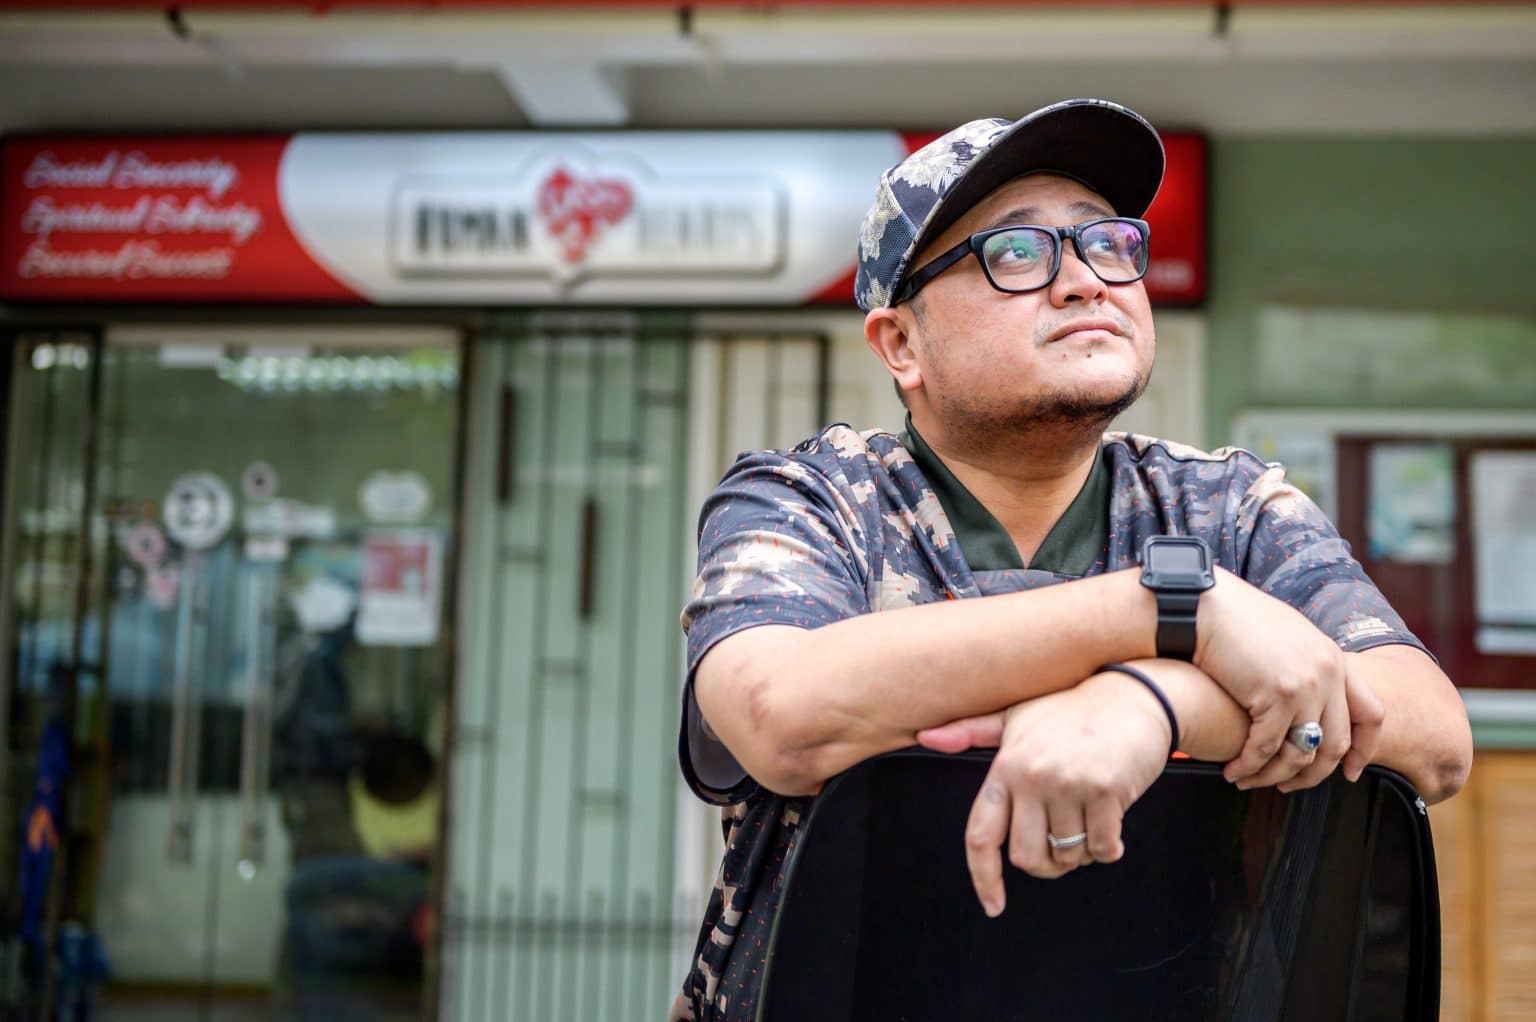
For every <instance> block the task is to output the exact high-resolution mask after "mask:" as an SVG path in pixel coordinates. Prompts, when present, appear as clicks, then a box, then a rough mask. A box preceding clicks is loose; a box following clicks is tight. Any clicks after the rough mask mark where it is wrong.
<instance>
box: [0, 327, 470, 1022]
mask: <svg viewBox="0 0 1536 1022" xmlns="http://www.w3.org/2000/svg"><path fill="white" fill-rule="evenodd" d="M204 351H206V349H205V348H203V347H197V348H193V347H191V346H186V347H175V346H170V345H166V346H158V347H157V346H148V345H126V344H125V345H109V346H108V347H107V349H106V355H105V359H104V364H103V366H102V374H103V375H102V403H101V408H100V422H101V431H100V436H99V438H98V441H99V455H98V459H97V474H96V482H97V500H96V501H95V505H94V507H93V508H92V529H91V535H92V537H93V551H94V554H95V556H94V558H93V562H92V564H93V568H94V575H93V577H94V579H95V581H96V585H95V586H94V587H92V589H91V590H90V600H89V602H88V606H89V612H88V614H87V615H86V616H85V618H84V619H83V620H82V622H81V629H82V634H83V638H84V649H85V650H86V651H87V656H86V659H88V660H91V661H92V662H93V663H94V664H96V665H98V666H99V675H100V679H101V681H100V683H99V684H98V683H97V682H96V681H95V679H94V678H85V677H83V676H82V700H83V703H82V707H81V718H82V722H83V723H82V728H83V730H84V732H85V733H86V734H89V735H91V736H92V739H93V740H94V741H95V743H96V744H97V745H98V746H99V748H100V750H101V755H100V757H99V759H97V760H94V761H90V760H88V761H86V762H82V763H81V764H79V769H80V772H81V774H82V782H83V783H82V787H83V788H84V789H85V790H90V788H91V784H90V783H89V781H88V778H95V779H96V787H97V789H98V790H97V794H98V798H97V799H96V800H95V802H94V804H92V805H91V806H90V807H89V808H88V810H87V815H88V818H89V819H90V820H91V821H92V822H91V824H90V825H89V827H88V830H89V832H90V833H91V834H92V835H93V840H94V847H93V848H91V849H89V853H88V854H87V855H85V856H83V857H81V860H80V861H79V862H78V863H76V865H75V868H74V869H73V870H72V871H71V885H72V886H78V888H79V890H81V891H83V892H86V893H85V894H83V895H82V896H81V897H80V899H79V904H78V905H76V906H74V909H75V911H76V912H77V913H78V915H79V916H80V917H81V918H82V919H85V920H88V922H89V924H90V926H91V928H92V929H93V930H94V932H95V933H96V934H97V935H98V936H99V937H100V939H101V942H102V945H103V947H104V950H105V953H106V955H107V957H108V959H109V960H110V964H111V977H110V980H109V982H108V983H107V984H106V986H105V988H104V989H103V991H102V993H101V999H102V1001H103V1005H102V1007H103V1008H104V1009H105V1014H106V1015H107V1016H108V1017H111V1018H114V1019H156V1020H169V1022H174V1020H179V1019H193V1018H198V1019H203V1018H221V1019H223V1018H246V1017H250V1018H296V1019H297V1018H305V1019H308V1018H316V1019H319V1018H324V1019H328V1020H330V1019H346V1018H352V1017H356V1018H369V1019H390V1018H402V1019H403V1018H412V1019H414V1018H417V1017H419V1015H420V1012H421V1004H422V997H423V990H422V977H423V962H424V948H425V945H426V940H427V938H428V934H429V931H430V926H431V919H430V913H429V911H428V904H429V901H428V894H429V891H430V889H431V886H432V877H433V875H434V871H435V869H436V868H437V867H436V849H437V843H438V834H437V814H436V805H437V800H438V777H439V773H438V769H437V763H438V759H439V756H440V752H441V750H440V747H439V742H440V724H441V716H442V714H441V709H440V704H441V700H442V696H443V693H444V691H445V687H446V675H445V670H446V664H445V650H444V644H443V641H442V634H443V628H442V627H441V626H440V617H441V614H442V609H443V602H442V594H443V591H444V588H445V585H446V579H445V574H446V569H445V565H446V564H448V563H451V560H450V555H451V550H452V546H453V542H454V537H453V535H452V523H453V512H454V508H453V478H452V467H453V464H454V444H455V436H456V418H457V397H456V388H457V384H458V373H459V368H458V355H457V352H456V350H454V349H453V348H443V347H431V346H424V347H422V348H419V349H405V348H398V349H377V350H365V349H357V348H346V349H338V350H334V351H330V350H323V349H317V348H314V347H313V346H306V347H294V348H293V349H292V350H291V351H290V352H276V353H275V352H273V351H272V350H270V349H268V350H266V351H261V350H257V349H253V348H245V347H241V346H233V345H225V346H222V348H221V349H216V350H215V351H214V353H213V355H212V357H203V354H202V353H203V352H204ZM75 362H76V359H75V356H74V355H73V354H72V352H71V351H70V350H68V349H67V348H66V347H65V346H63V345H57V344H56V345H53V346H52V347H51V348H49V349H48V350H47V351H45V352H40V351H39V350H33V352H32V353H31V359H30V362H29V363H28V365H29V366H30V371H31V372H32V374H33V375H34V376H35V380H29V381H25V382H27V383H28V384H29V385H32V386H33V388H34V389H35V390H37V391H38V397H39V400H38V401H36V402H29V408H31V411H30V412H28V413H27V414H29V415H30V416H31V418H30V420H29V421H24V420H23V417H22V413H21V411H20V410H18V415H17V418H15V419H13V421H15V422H17V424H18V426H19V427H20V428H23V429H28V430H29V431H31V433H32V435H33V436H34V437H36V438H39V439H40V438H41V437H42V435H43V430H44V428H45V427H46V426H48V425H51V427H52V433H51V439H50V441H49V444H48V445H43V444H41V443H34V445H33V446H31V447H29V449H28V455H27V458H28V460H29V463H30V470H31V472H32V474H33V476H35V477H38V478H41V477H42V476H47V477H48V479H49V482H48V483H47V492H46V493H44V492H41V491H39V490H37V487H36V486H35V485H34V487H33V491H32V492H30V493H29V494H28V495H27V496H26V497H22V496H21V495H18V498H19V500H21V501H23V503H21V504H20V505H19V506H21V507H25V508H28V509H29V511H28V512H27V513H26V514H23V515H21V516H19V518H18V526H19V531H20V533H21V535H20V536H19V537H17V541H16V544H15V549H16V551H17V556H16V557H15V558H14V559H13V563H14V564H15V565H16V570H15V572H14V574H13V577H12V578H11V579H10V580H9V584H10V585H11V586H12V587H13V592H15V593H19V594H22V595H25V596H26V597H27V600H26V601H21V600H16V601H15V602H16V605H17V606H19V607H23V608H24V612H23V613H21V614H18V615H17V617H18V619H19V626H18V628H17V632H16V640H15V651H14V654H13V656H14V659H13V664H14V665H15V667H14V669H15V671H16V678H17V681H18V686H19V687H20V688H21V690H22V691H23V692H29V693H36V694H39V695H40V694H42V693H44V692H46V690H47V685H48V680H47V679H48V670H49V667H48V665H49V664H50V663H55V662H57V661H58V657H59V653H60V650H62V649H65V648H67V643H68V642H69V641H70V637H71V635H72V631H73V618H72V615H71V613H70V609H71V608H72V607H73V603H74V599H75V593H76V589H77V586H78V585H82V584H85V583H84V581H82V580H78V579H75V578H72V577H70V576H69V575H68V573H67V572H65V571H63V570H61V568H60V565H62V564H66V563H68V560H69V558H68V549H67V548H68V547H69V544H70V543H71V542H72V540H71V539H70V538H69V537H72V536H73V535H75V534H76V533H77V532H78V529H74V530H72V529H71V527H70V522H71V521H72V520H73V521H76V522H78V517H79V513H80V511H79V508H78V501H79V496H78V494H79V493H80V492H83V487H82V486H81V483H82V481H83V479H84V472H85V468H84V464H83V455H82V453H81V452H82V451H84V449H85V437H84V436H83V435H81V433H82V427H81V425H80V424H82V423H84V422H85V421H86V416H84V415H80V414H77V415H74V416H62V415H59V414H58V412H57V408H58V407H59V405H58V402H59V393H55V394H54V397H53V399H52V400H54V401H55V407H54V409H53V410H50V411H49V412H48V414H47V415H46V416H45V415H44V410H43V407H42V403H41V398H42V397H43V396H46V394H47V393H48V390H47V388H48V387H49V386H52V387H53V388H54V390H55V391H57V392H60V393H62V391H61V389H60V388H61V385H60V384H59V383H57V382H51V383H50V382H49V381H57V380H59V379H61V378H62V377H61V374H63V373H75V374H77V375H79V376H82V377H83V376H86V375H88V374H87V373H85V372H82V371H81V370H80V369H78V368H76V366H75ZM82 393H83V391H82ZM77 403H78V402H77ZM44 419H46V422H45V421H44ZM71 428H73V432H71ZM45 446H47V449H46V450H45V449H44V447H45ZM71 495H74V499H75V501H76V506H75V507H73V508H72V507H71V504H70V497H71ZM72 514H73V518H71V515H72ZM49 523H52V524H51V525H50V524H49ZM375 562H379V563H375ZM423 619H430V620H429V621H426V620H423ZM12 730H13V732H14V730H15V729H14V727H13V729H12ZM13 745H14V742H13Z"/></svg>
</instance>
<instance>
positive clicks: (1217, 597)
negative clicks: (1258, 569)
mask: <svg viewBox="0 0 1536 1022" xmlns="http://www.w3.org/2000/svg"><path fill="white" fill-rule="evenodd" d="M1217 575H1218V578H1217V582H1216V586H1215V588H1213V589H1211V590H1209V591H1208V592H1206V593H1205V595H1204V596H1202V597H1201V598H1200V610H1199V619H1198V629H1199V642H1198V646H1197V648H1196V650H1195V664H1196V665H1197V666H1198V667H1200V668H1201V669H1202V670H1204V671H1205V672H1206V673H1207V674H1209V675H1210V676H1211V677H1212V678H1213V679H1215V681H1216V682H1217V683H1218V684H1220V685H1221V686H1222V688H1224V689H1226V690H1227V692H1228V694H1230V695H1231V696H1232V698H1233V699H1235V700H1237V702H1238V703H1239V704H1240V705H1241V706H1242V707H1243V708H1244V709H1245V710H1247V711H1248V715H1249V718H1250V719H1251V721H1252V724H1251V726H1250V728H1249V731H1248V739H1247V741H1246V742H1245V743H1244V745H1243V749H1242V752H1241V753H1239V754H1238V756H1237V758H1236V759H1234V760H1232V761H1231V762H1230V763H1228V764H1227V766H1226V769H1225V770H1224V771H1223V773H1224V776H1225V777H1226V778H1227V780H1229V781H1233V782H1235V783H1236V784H1237V786H1238V787H1239V788H1243V789H1247V788H1257V787H1264V786H1267V785H1282V786H1283V788H1284V790H1287V791H1291V790H1294V789H1296V788H1301V787H1308V786H1310V785H1313V784H1316V783H1318V782H1319V781H1321V780H1322V779H1323V778H1325V777H1327V776H1328V775H1329V774H1330V773H1332V772H1333V769H1334V767H1336V766H1337V765H1338V764H1339V761H1340V760H1341V759H1344V757H1345V754H1346V753H1348V754H1349V759H1348V761H1347V762H1346V764H1345V774H1346V776H1348V777H1349V779H1350V780H1351V781H1353V780H1356V779H1357V778H1358V777H1359V776H1360V771H1361V770H1363V769H1365V765H1366V764H1367V763H1369V762H1370V761H1371V758H1372V756H1373V755H1374V754H1375V751H1376V745H1377V742H1378V741H1380V738H1381V724H1382V719H1383V716H1384V711H1383V709H1382V706H1381V702H1380V700H1378V699H1377V698H1376V696H1375V694H1374V693H1373V692H1371V691H1370V690H1369V689H1368V688H1366V687H1365V686H1364V685H1363V684H1350V683H1349V679H1348V671H1347V670H1346V662H1345V657H1344V653H1343V651H1341V650H1340V649H1339V647H1338V646H1337V645H1336V644H1335V643H1334V641H1333V640H1332V639H1331V638H1329V637H1328V636H1326V635H1324V634H1323V633H1322V632H1320V631H1318V629H1317V627H1316V626H1315V625H1313V624H1312V622H1310V621H1308V620H1307V619H1306V618H1305V617H1303V616H1302V615H1301V613H1300V612H1298V611H1297V610H1295V609H1294V608H1292V607H1291V606H1289V605H1288V604H1286V603H1284V602H1282V601H1280V600H1277V599H1275V598H1274V597H1272V596H1270V595H1268V594H1267V593H1265V592H1263V591H1262V590H1260V589H1259V588H1257V587H1256V586H1253V585H1251V584H1249V583H1248V582H1247V581H1245V580H1243V579H1242V578H1239V577H1238V576H1236V575H1234V574H1232V573H1231V572H1228V571H1225V570H1223V569H1220V568H1218V569H1217ZM1307 721H1317V722H1318V723H1319V724H1321V725H1322V729H1323V741H1322V745H1321V746H1319V748H1318V749H1317V751H1316V752H1303V751H1302V750H1301V749H1299V748H1297V747H1296V746H1295V745H1292V744H1291V743H1290V742H1288V741H1286V733H1287V732H1288V731H1289V730H1290V729H1291V728H1292V727H1294V726H1296V725H1298V724H1302V723H1305V722H1307Z"/></svg>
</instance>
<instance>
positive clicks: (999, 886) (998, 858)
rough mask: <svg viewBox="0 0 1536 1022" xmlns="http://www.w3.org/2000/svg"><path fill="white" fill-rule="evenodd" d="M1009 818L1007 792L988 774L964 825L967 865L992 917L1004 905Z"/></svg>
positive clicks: (984, 909) (983, 903)
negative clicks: (1004, 865) (1005, 857)
mask: <svg viewBox="0 0 1536 1022" xmlns="http://www.w3.org/2000/svg"><path fill="white" fill-rule="evenodd" d="M1010 815H1011V813H1010V811H1009V805H1008V789H1007V788H1006V787H1005V786H1004V785H1003V783H1002V781H1000V780H998V779H997V777H995V776H994V775H993V774H990V773H989V774H988V775H987V779H986V780H984V781H982V782H981V791H979V792H977V793H976V801H975V802H974V803H972V804H971V816H970V819H969V820H967V821H966V824H965V864H966V866H967V867H969V868H970V871H971V886H973V887H974V888H976V897H977V898H978V899H980V901H981V909H982V911H983V912H985V913H986V914H987V915H989V916H997V915H1000V914H1001V913H1002V911H1003V907H1004V905H1005V898H1004V895H1003V849H1002V845H1003V839H1004V838H1006V837H1007V836H1008V821H1009V816H1010Z"/></svg>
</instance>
